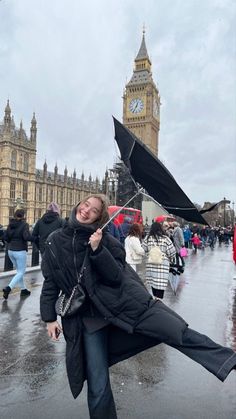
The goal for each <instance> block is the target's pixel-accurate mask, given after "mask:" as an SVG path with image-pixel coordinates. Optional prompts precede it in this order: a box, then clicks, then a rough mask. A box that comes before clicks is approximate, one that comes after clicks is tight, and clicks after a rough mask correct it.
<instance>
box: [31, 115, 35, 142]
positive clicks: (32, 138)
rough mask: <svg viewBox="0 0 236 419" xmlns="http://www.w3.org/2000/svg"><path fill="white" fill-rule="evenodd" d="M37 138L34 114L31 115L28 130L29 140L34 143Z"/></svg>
mask: <svg viewBox="0 0 236 419" xmlns="http://www.w3.org/2000/svg"><path fill="white" fill-rule="evenodd" d="M36 136H37V121H36V118H35V112H34V113H33V118H32V120H31V128H30V140H31V141H36Z"/></svg>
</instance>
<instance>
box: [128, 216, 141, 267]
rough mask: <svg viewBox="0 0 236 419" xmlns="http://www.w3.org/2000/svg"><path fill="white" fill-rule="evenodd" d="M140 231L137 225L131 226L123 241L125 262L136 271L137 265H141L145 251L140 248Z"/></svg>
mask: <svg viewBox="0 0 236 419" xmlns="http://www.w3.org/2000/svg"><path fill="white" fill-rule="evenodd" d="M140 239H141V229H140V226H139V224H132V225H131V227H130V229H129V234H128V236H127V237H126V239H125V251H126V262H127V263H129V265H130V266H132V268H133V269H134V270H135V271H136V267H137V265H139V264H140V263H142V258H143V256H144V255H145V251H144V250H143V248H142V246H141V242H140Z"/></svg>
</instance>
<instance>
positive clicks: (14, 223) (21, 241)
mask: <svg viewBox="0 0 236 419" xmlns="http://www.w3.org/2000/svg"><path fill="white" fill-rule="evenodd" d="M4 238H5V240H6V241H7V242H8V250H15V251H21V250H26V251H27V250H28V243H27V241H33V240H34V239H33V237H32V235H31V234H30V231H29V224H28V223H26V222H25V220H16V219H14V218H13V219H12V220H11V221H10V223H9V224H8V227H7V230H6V232H5V236H4Z"/></svg>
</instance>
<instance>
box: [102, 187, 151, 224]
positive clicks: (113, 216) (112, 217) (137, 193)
mask: <svg viewBox="0 0 236 419" xmlns="http://www.w3.org/2000/svg"><path fill="white" fill-rule="evenodd" d="M142 189H143V188H140V189H139V190H138V192H136V194H135V195H134V196H132V198H130V199H129V200H128V201H127V202H126V203H125V205H123V207H121V208H119V209H118V210H117V211H116V212H115V213H114V214H113V215H112V216H111V218H110V219H109V220H108V221H107V222H106V223H105V224H103V226H102V227H101V230H103V229H104V228H105V227H106V226H107V225H108V224H109V223H110V222H111V221H112V220H113V219H114V218H116V216H117V215H118V214H119V213H120V212H121V211H122V210H123V209H124V208H125V207H126V206H127V205H128V204H129V203H130V202H131V201H132V200H133V199H134V198H136V196H138V195H139V194H140V193H142Z"/></svg>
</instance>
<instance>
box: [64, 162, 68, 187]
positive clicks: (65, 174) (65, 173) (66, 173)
mask: <svg viewBox="0 0 236 419" xmlns="http://www.w3.org/2000/svg"><path fill="white" fill-rule="evenodd" d="M67 176H68V170H67V167H66V166H65V170H64V182H65V183H66V182H67Z"/></svg>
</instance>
